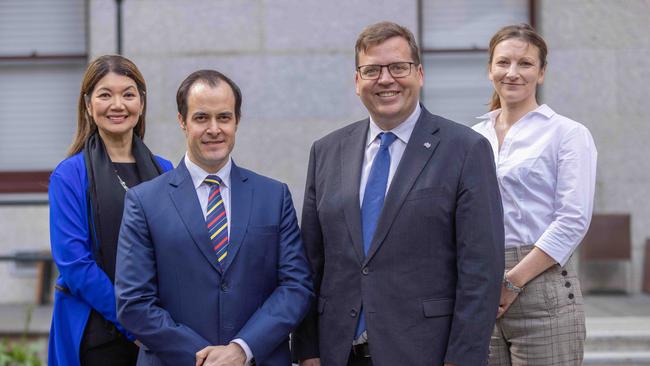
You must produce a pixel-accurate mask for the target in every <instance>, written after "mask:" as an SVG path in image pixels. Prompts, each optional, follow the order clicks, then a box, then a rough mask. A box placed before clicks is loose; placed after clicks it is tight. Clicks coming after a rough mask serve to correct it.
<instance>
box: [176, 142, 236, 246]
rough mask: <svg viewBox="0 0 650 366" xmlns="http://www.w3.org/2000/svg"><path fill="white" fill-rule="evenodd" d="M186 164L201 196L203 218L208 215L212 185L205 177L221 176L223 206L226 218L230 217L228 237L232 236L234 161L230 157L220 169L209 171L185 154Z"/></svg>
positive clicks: (220, 188) (197, 193) (197, 192)
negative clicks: (231, 203)
mask: <svg viewBox="0 0 650 366" xmlns="http://www.w3.org/2000/svg"><path fill="white" fill-rule="evenodd" d="M185 166H186V167H187V170H188V171H189V172H190V177H192V183H194V189H196V195H197V196H198V198H199V203H200V204H201V212H203V218H204V219H205V218H207V217H208V213H207V207H208V197H209V196H210V186H209V185H208V184H207V183H205V182H204V181H205V178H207V176H208V175H216V176H217V177H219V178H221V182H222V184H221V185H220V186H219V190H220V193H221V198H223V207H224V208H225V209H226V218H227V219H228V237H230V226H231V225H232V221H231V219H230V218H231V216H230V169H231V167H232V161H231V160H230V159H228V162H227V163H226V165H224V166H223V167H222V168H221V169H219V171H218V172H216V173H208V172H206V171H205V170H203V168H201V167H200V166H198V165H196V164H194V163H193V162H192V160H190V158H189V157H188V156H187V153H186V154H185Z"/></svg>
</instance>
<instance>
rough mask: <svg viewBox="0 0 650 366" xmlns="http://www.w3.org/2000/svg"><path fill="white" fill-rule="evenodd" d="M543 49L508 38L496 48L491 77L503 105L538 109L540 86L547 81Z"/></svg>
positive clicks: (489, 73)
mask: <svg viewBox="0 0 650 366" xmlns="http://www.w3.org/2000/svg"><path fill="white" fill-rule="evenodd" d="M545 70H546V67H545V66H544V65H542V63H541V60H540V56H539V49H538V48H537V47H536V46H534V45H532V44H530V43H528V42H526V41H524V40H521V39H519V38H511V39H506V40H504V41H502V42H500V43H499V44H497V45H496V47H495V48H494V54H493V57H492V62H491V63H490V66H489V71H488V75H489V78H490V80H491V81H492V84H493V85H494V90H495V91H496V93H497V94H498V95H499V99H500V101H501V105H502V106H526V107H528V108H531V109H534V108H536V107H537V100H536V98H535V94H536V88H537V85H541V84H542V83H543V82H544V71H545Z"/></svg>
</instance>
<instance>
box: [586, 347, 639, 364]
mask: <svg viewBox="0 0 650 366" xmlns="http://www.w3.org/2000/svg"><path fill="white" fill-rule="evenodd" d="M583 365H585V366H588V365H607V366H648V365H650V350H649V351H620V352H596V351H589V352H585V358H584V362H583Z"/></svg>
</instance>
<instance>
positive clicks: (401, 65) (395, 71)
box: [357, 62, 416, 80]
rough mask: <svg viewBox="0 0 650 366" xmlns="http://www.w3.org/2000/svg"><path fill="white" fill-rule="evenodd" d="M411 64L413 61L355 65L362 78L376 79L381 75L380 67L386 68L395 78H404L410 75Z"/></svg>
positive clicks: (413, 63)
mask: <svg viewBox="0 0 650 366" xmlns="http://www.w3.org/2000/svg"><path fill="white" fill-rule="evenodd" d="M411 65H416V63H415V62H393V63H392V64H388V65H361V66H359V67H357V71H358V72H359V76H360V77H361V78H362V79H363V80H377V79H379V76H380V75H381V69H383V68H384V67H385V68H386V69H388V73H390V76H392V77H393V78H395V79H398V78H404V77H407V76H409V75H411Z"/></svg>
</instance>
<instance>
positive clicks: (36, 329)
mask: <svg viewBox="0 0 650 366" xmlns="http://www.w3.org/2000/svg"><path fill="white" fill-rule="evenodd" d="M585 304H586V305H585V311H586V314H587V331H588V332H589V333H590V332H592V331H595V332H601V331H618V330H631V331H633V330H635V329H639V330H648V329H650V295H646V294H640V295H631V296H627V295H587V296H585ZM29 307H30V306H29V305H17V304H3V305H0V335H9V334H11V335H19V334H22V332H23V329H24V325H25V316H26V314H27V310H28V308H29ZM51 317H52V307H51V306H38V307H34V308H33V312H32V320H31V324H30V327H29V329H30V333H32V334H34V335H37V334H41V335H45V334H47V333H48V331H49V329H50V320H51Z"/></svg>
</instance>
